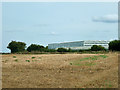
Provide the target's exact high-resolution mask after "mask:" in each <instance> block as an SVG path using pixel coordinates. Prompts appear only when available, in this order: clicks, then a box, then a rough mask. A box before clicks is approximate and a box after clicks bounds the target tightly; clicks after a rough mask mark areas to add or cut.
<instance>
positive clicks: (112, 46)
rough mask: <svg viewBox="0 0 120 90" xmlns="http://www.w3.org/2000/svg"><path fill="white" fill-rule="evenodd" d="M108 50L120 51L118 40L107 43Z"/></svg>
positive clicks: (119, 41)
mask: <svg viewBox="0 0 120 90" xmlns="http://www.w3.org/2000/svg"><path fill="white" fill-rule="evenodd" d="M109 50H112V51H120V40H113V41H111V42H110V43H109Z"/></svg>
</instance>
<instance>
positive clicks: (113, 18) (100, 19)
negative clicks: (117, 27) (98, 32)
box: [92, 14, 118, 23]
mask: <svg viewBox="0 0 120 90" xmlns="http://www.w3.org/2000/svg"><path fill="white" fill-rule="evenodd" d="M92 20H93V21H94V22H105V23H117V22H118V15H117V14H111V15H105V16H100V17H98V16H94V17H93V18H92Z"/></svg>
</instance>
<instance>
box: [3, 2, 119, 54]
mask: <svg viewBox="0 0 120 90" xmlns="http://www.w3.org/2000/svg"><path fill="white" fill-rule="evenodd" d="M117 21H118V3H117V2H4V3H3V4H2V52H10V50H9V49H7V46H8V44H9V43H10V42H11V41H12V40H13V41H21V42H25V43H26V44H27V46H29V45H30V44H39V45H44V46H47V45H48V44H50V43H59V42H71V41H80V40H114V39H117V38H118V23H117Z"/></svg>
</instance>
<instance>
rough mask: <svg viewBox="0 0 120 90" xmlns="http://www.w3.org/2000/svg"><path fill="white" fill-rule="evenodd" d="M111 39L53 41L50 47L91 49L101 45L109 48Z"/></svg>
mask: <svg viewBox="0 0 120 90" xmlns="http://www.w3.org/2000/svg"><path fill="white" fill-rule="evenodd" d="M109 42H110V41H100V40H99V41H98V40H94V41H91V40H87V41H75V42H63V43H52V44H48V48H49V49H58V48H66V49H68V48H71V49H75V50H77V49H90V48H91V47H92V46H93V45H101V46H103V47H105V48H106V49H108V44H109Z"/></svg>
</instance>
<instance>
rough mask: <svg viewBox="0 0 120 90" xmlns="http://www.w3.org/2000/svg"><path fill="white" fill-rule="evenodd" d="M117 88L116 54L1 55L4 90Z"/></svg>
mask: <svg viewBox="0 0 120 90" xmlns="http://www.w3.org/2000/svg"><path fill="white" fill-rule="evenodd" d="M117 87H118V54H117V53H109V54H7V55H2V88H117Z"/></svg>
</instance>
